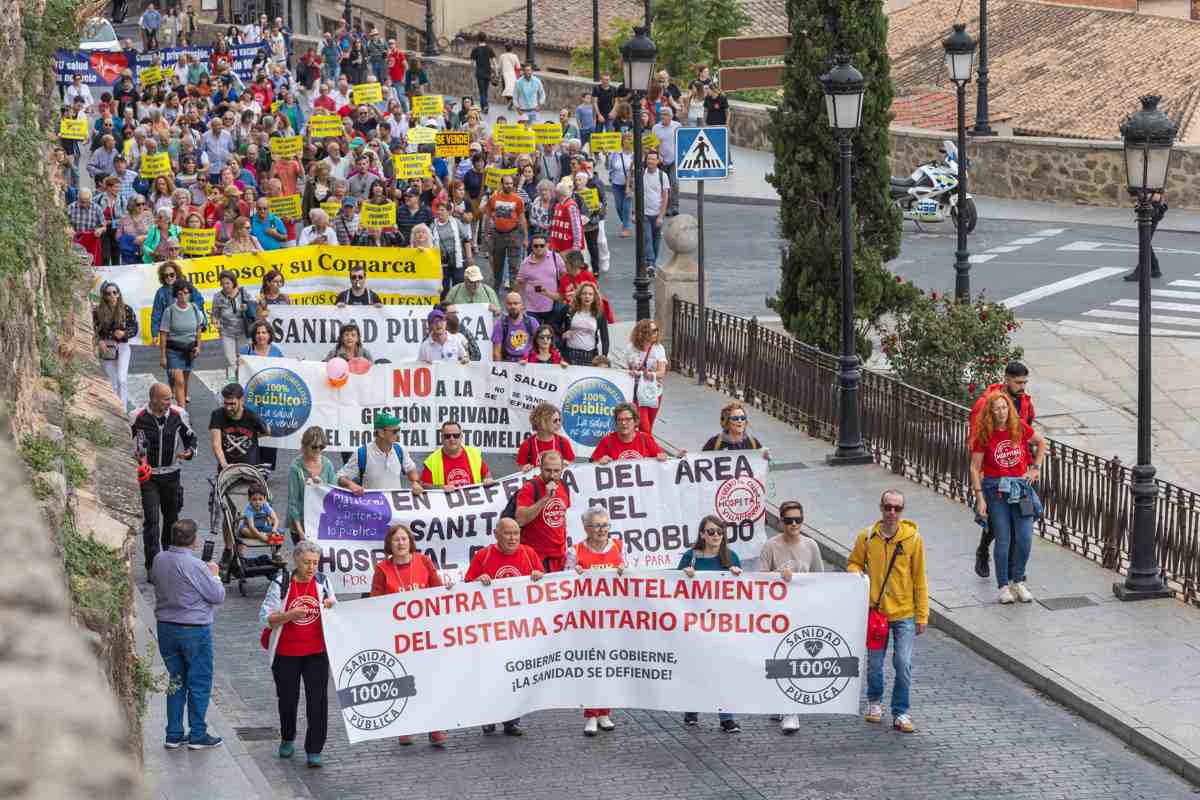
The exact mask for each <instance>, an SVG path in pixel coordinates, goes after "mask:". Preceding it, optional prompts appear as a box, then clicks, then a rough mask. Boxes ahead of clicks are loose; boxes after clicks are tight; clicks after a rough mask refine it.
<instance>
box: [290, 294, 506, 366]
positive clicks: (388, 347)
mask: <svg viewBox="0 0 1200 800" xmlns="http://www.w3.org/2000/svg"><path fill="white" fill-rule="evenodd" d="M456 308H457V309H458V318H459V323H460V325H461V326H462V327H463V329H464V330H467V331H470V332H471V334H472V335H473V336H474V337H475V342H476V344H478V345H479V355H480V356H481V358H482V360H483V361H491V360H492V325H493V322H494V317H492V312H490V311H488V307H487V304H486V303H469V304H463V305H461V306H456ZM429 310H430V309H429V306H382V307H380V308H375V307H373V306H346V307H345V308H338V307H337V306H299V305H297V306H271V309H270V311H271V315H270V319H268V320H267V321H268V322H269V323H270V324H271V328H272V330H274V331H275V344H276V345H277V346H278V347H279V349H280V350H282V351H283V354H284V355H285V356H287V357H289V358H301V359H309V360H312V361H320V360H322V359H323V358H325V356H327V355H328V354H329V351H330V350H332V349H333V348H334V346H335V345H336V344H337V340H338V334H339V333H341V330H342V326H343V325H346V324H348V323H351V322H353V323H354V324H356V325H358V328H359V331H361V333H362V340H363V346H364V347H366V349H367V350H369V351H370V352H371V357H372V358H374V359H380V358H385V359H387V360H388V361H391V362H394V363H399V362H405V361H416V360H417V351H418V350H420V347H421V342H422V341H424V339H425V337H426V336H427V335H428V334H429V326H428V325H427V324H426V323H425V317H426V316H427V315H428V314H429Z"/></svg>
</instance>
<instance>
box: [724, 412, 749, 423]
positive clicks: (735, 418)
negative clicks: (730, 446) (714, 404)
mask: <svg viewBox="0 0 1200 800" xmlns="http://www.w3.org/2000/svg"><path fill="white" fill-rule="evenodd" d="M726 419H727V420H729V421H730V422H745V421H746V415H745V414H739V415H738V416H733V417H726Z"/></svg>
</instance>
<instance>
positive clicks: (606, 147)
mask: <svg viewBox="0 0 1200 800" xmlns="http://www.w3.org/2000/svg"><path fill="white" fill-rule="evenodd" d="M591 143H592V144H591V146H592V152H593V153H619V152H621V134H619V133H617V132H615V131H614V132H611V133H593V134H592V139H591Z"/></svg>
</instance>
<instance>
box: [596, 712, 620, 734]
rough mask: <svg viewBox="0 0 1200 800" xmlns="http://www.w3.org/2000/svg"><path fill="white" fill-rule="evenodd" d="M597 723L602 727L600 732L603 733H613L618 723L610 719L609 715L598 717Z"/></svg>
mask: <svg viewBox="0 0 1200 800" xmlns="http://www.w3.org/2000/svg"><path fill="white" fill-rule="evenodd" d="M596 723H597V724H598V725H599V726H600V730H602V731H611V730H613V729H615V728H616V727H617V726H616V723H614V722H613V721H612V720H611V719H609V717H608V714H605V715H604V716H602V717H596Z"/></svg>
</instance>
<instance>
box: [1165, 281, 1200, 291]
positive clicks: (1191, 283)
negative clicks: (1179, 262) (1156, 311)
mask: <svg viewBox="0 0 1200 800" xmlns="http://www.w3.org/2000/svg"><path fill="white" fill-rule="evenodd" d="M1167 285H1168V286H1187V287H1189V288H1191V289H1195V288H1197V287H1200V281H1171V282H1170V283H1168V284H1167Z"/></svg>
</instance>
